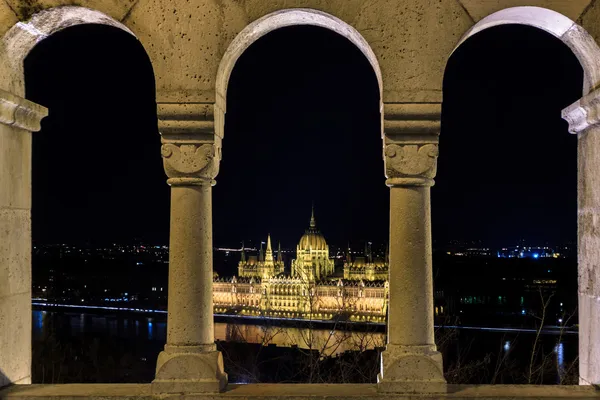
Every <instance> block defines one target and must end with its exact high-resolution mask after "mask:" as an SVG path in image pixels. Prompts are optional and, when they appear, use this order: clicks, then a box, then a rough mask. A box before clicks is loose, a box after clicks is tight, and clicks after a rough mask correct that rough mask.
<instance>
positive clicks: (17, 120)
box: [0, 89, 48, 132]
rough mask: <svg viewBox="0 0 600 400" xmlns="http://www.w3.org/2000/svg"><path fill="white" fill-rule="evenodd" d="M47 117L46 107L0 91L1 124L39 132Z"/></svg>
mask: <svg viewBox="0 0 600 400" xmlns="http://www.w3.org/2000/svg"><path fill="white" fill-rule="evenodd" d="M47 115H48V109H47V108H46V107H43V106H41V105H39V104H36V103H34V102H32V101H29V100H26V99H24V98H22V97H19V96H17V95H14V94H12V93H10V92H7V91H5V90H2V89H0V124H4V125H8V126H13V127H16V128H19V129H24V130H27V131H30V132H37V131H39V130H40V129H41V122H42V119H43V118H44V117H46V116H47Z"/></svg>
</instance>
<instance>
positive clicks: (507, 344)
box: [504, 341, 510, 351]
mask: <svg viewBox="0 0 600 400" xmlns="http://www.w3.org/2000/svg"><path fill="white" fill-rule="evenodd" d="M508 350H510V342H509V341H506V342H505V343H504V351H508Z"/></svg>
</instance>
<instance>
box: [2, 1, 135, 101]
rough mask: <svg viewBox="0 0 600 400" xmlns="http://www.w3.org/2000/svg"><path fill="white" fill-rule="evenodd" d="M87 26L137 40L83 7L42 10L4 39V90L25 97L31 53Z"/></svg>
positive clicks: (106, 17)
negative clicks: (68, 31) (105, 28)
mask: <svg viewBox="0 0 600 400" xmlns="http://www.w3.org/2000/svg"><path fill="white" fill-rule="evenodd" d="M83 24H96V25H106V26H112V27H115V28H118V29H121V30H123V31H125V32H127V33H129V34H130V35H132V36H133V37H135V38H136V39H137V36H136V35H135V34H134V33H133V32H132V31H131V30H130V29H129V28H128V27H126V26H125V25H123V24H122V23H120V22H118V21H117V20H115V19H113V18H112V17H110V16H108V15H106V14H104V13H102V12H100V11H96V10H92V9H89V8H86V7H79V6H60V7H55V8H50V9H46V10H43V11H40V12H38V13H36V14H34V15H33V16H32V18H31V19H30V20H29V21H27V22H17V23H16V24H15V25H14V26H13V27H12V28H10V29H9V30H8V31H7V32H6V34H5V35H4V37H3V38H2V43H1V44H0V60H1V61H0V62H1V63H2V64H0V65H1V67H0V72H2V74H1V78H0V79H1V80H0V88H3V89H6V90H8V91H10V92H12V93H14V94H16V95H18V96H21V97H24V90H25V81H24V69H23V62H24V60H25V57H27V55H28V54H29V52H30V51H31V50H32V49H33V48H34V47H35V46H36V45H37V44H38V43H40V42H41V41H43V40H44V39H45V38H47V37H48V36H50V35H52V34H54V33H56V32H59V31H61V30H63V29H66V28H69V27H72V26H76V25H83Z"/></svg>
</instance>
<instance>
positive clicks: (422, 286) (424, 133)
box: [377, 103, 446, 393]
mask: <svg viewBox="0 0 600 400" xmlns="http://www.w3.org/2000/svg"><path fill="white" fill-rule="evenodd" d="M440 117H441V105H440V104H439V103H437V104H436V103H433V104H420V103H415V104H389V103H386V104H384V123H383V128H384V132H385V137H384V143H385V146H384V161H385V167H386V177H387V178H388V179H387V181H386V184H387V185H388V186H390V242H389V243H390V280H389V296H390V297H389V306H388V307H389V313H388V344H387V346H386V349H385V351H384V352H383V353H382V356H381V358H382V361H381V372H380V374H379V376H378V379H377V380H378V382H379V385H378V390H379V391H381V392H392V393H393V392H396V393H400V392H401V393H439V392H444V391H446V381H445V379H444V373H443V367H442V366H443V363H442V356H441V354H440V353H439V352H438V351H437V349H436V346H435V338H434V329H433V278H432V260H431V258H432V249H431V204H430V202H431V199H430V196H431V195H430V186H432V185H433V178H434V177H435V175H436V168H437V156H438V139H439V138H438V136H439V132H440Z"/></svg>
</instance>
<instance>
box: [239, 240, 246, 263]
mask: <svg viewBox="0 0 600 400" xmlns="http://www.w3.org/2000/svg"><path fill="white" fill-rule="evenodd" d="M240 261H241V262H244V263H245V262H246V252H245V251H244V242H242V255H241V260H240Z"/></svg>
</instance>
